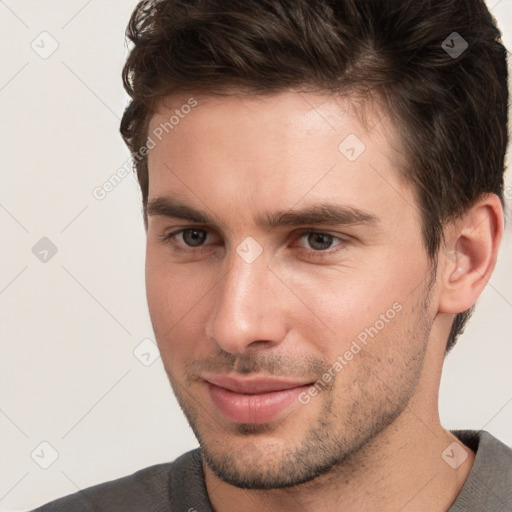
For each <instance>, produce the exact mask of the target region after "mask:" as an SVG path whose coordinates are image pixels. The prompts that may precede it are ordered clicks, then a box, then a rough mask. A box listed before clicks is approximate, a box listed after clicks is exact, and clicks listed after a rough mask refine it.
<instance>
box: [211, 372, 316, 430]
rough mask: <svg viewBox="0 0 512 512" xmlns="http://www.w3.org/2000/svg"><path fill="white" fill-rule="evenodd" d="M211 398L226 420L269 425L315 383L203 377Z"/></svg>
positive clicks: (257, 378) (270, 379)
mask: <svg viewBox="0 0 512 512" xmlns="http://www.w3.org/2000/svg"><path fill="white" fill-rule="evenodd" d="M204 381H205V382H206V385H207V387H208V391H209V394H210V398H211V400H212V402H213V403H214V405H215V407H216V408H217V410H218V411H219V412H220V413H221V415H222V416H224V417H225V418H226V419H228V420H230V421H232V422H235V423H259V424H261V423H267V422H268V421H271V420H273V419H275V418H277V417H279V416H281V415H283V413H284V412H285V411H288V410H289V409H291V408H292V407H293V406H294V404H295V405H296V406H297V404H298V397H299V395H300V394H301V393H303V392H304V391H306V390H307V389H308V388H309V387H310V386H311V385H312V384H313V383H312V382H304V381H300V382H299V381H289V380H282V379H275V378H263V377H253V378H246V379H239V378H235V377H230V376H225V375H224V376H208V377H205V378H204Z"/></svg>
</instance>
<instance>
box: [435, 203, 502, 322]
mask: <svg viewBox="0 0 512 512" xmlns="http://www.w3.org/2000/svg"><path fill="white" fill-rule="evenodd" d="M502 235H503V208H502V205H501V201H500V200H499V198H498V196H496V195H495V194H489V195H488V196H486V197H484V198H482V199H481V200H480V201H479V202H478V203H476V204H475V205H474V206H473V207H472V208H471V209H470V210H469V211H468V212H466V214H465V215H464V216H463V217H462V218H461V219H459V220H457V221H456V222H453V223H451V224H450V225H449V226H447V227H446V228H445V239H446V240H450V241H451V242H449V243H447V244H444V246H443V247H444V250H442V251H441V252H440V254H439V264H440V266H441V265H442V267H441V268H442V269H443V270H442V285H441V288H440V295H439V312H441V313H450V314H457V313H461V312H463V311H466V310H467V309H469V308H470V307H471V306H473V305H474V304H475V302H476V301H477V299H478V297H479V296H480V294H481V293H482V291H483V290H484V288H485V286H486V284H487V282H488V280H489V279H490V277H491V275H492V272H493V270H494V266H495V264H496V260H497V256H498V249H499V244H500V242H501V238H502Z"/></svg>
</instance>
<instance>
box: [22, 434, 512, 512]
mask: <svg viewBox="0 0 512 512" xmlns="http://www.w3.org/2000/svg"><path fill="white" fill-rule="evenodd" d="M452 433H453V434H454V435H455V436H456V437H457V438H458V439H459V440H460V441H461V442H462V443H463V444H465V445H466V446H468V447H469V448H471V449H472V450H473V451H474V452H476V457H475V461H474V464H473V467H472V468H471V471H470V473H469V476H468V478H467V479H466V482H465V483H464V486H463V487H462V490H461V492H460V493H459V495H458V496H457V499H456V500H455V502H454V503H453V505H452V506H451V507H450V509H449V510H448V511H447V512H512V450H511V449H510V448H509V447H508V446H506V445H505V444H503V443H502V442H500V441H498V440H497V439H496V438H495V437H493V436H492V435H491V434H489V433H488V432H485V431H480V432H476V431H471V430H456V431H452ZM170 511H172V512H212V508H211V505H210V502H209V500H208V494H207V492H206V487H205V483H204V478H203V470H202V466H201V453H200V451H199V448H197V449H196V450H192V451H190V452H187V453H185V454H183V455H182V456H181V457H179V458H178V459H176V460H175V461H174V462H167V463H164V464H157V465H155V466H150V467H148V468H145V469H142V470H140V471H137V472H136V473H133V474H132V475H129V476H125V477H123V478H118V479H117V480H112V481H110V482H105V483H101V484H98V485H94V486H92V487H88V488H87V489H84V490H82V491H80V492H78V493H75V494H71V495H69V496H65V497H63V498H60V499H58V500H56V501H52V502H51V503H48V504H46V505H43V506H42V507H39V508H37V509H36V510H34V511H32V512H170Z"/></svg>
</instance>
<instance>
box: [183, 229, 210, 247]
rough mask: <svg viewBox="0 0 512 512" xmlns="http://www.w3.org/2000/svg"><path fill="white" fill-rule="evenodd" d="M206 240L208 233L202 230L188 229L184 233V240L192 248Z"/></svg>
mask: <svg viewBox="0 0 512 512" xmlns="http://www.w3.org/2000/svg"><path fill="white" fill-rule="evenodd" d="M205 238H206V233H205V232H204V231H201V230H200V229H187V230H186V231H183V240H184V242H185V243H186V244H187V245H190V246H192V247H194V246H198V245H201V244H202V243H203V242H204V240H205Z"/></svg>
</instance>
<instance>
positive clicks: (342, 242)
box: [158, 228, 350, 258]
mask: <svg viewBox="0 0 512 512" xmlns="http://www.w3.org/2000/svg"><path fill="white" fill-rule="evenodd" d="M188 230H191V231H194V230H197V231H204V232H206V233H208V230H207V229H202V228H180V229H177V230H176V231H172V232H171V233H167V234H165V235H160V236H159V237H158V238H159V240H160V241H161V243H163V244H166V245H171V246H172V248H173V250H175V251H176V252H179V253H194V252H196V249H201V248H202V247H204V246H198V247H196V248H190V249H184V248H183V247H182V246H180V245H179V244H178V243H176V241H175V239H176V237H177V236H178V235H180V234H181V233H183V232H185V231H188ZM308 235H327V236H329V237H331V238H332V239H333V241H334V240H338V241H339V244H337V245H335V246H334V250H316V251H315V250H313V249H306V248H304V247H302V248H301V249H302V251H305V252H306V254H307V255H308V256H313V257H315V258H322V257H326V256H332V255H333V254H335V253H337V252H339V251H341V250H343V249H345V247H346V246H347V245H348V244H349V243H350V242H349V240H347V239H346V238H341V237H338V236H334V235H331V234H329V233H325V232H323V231H314V230H311V229H305V230H302V231H299V232H298V233H297V239H301V238H303V237H304V236H308Z"/></svg>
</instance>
